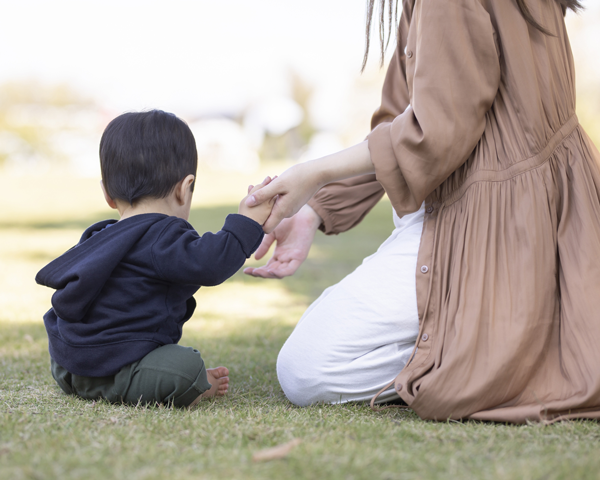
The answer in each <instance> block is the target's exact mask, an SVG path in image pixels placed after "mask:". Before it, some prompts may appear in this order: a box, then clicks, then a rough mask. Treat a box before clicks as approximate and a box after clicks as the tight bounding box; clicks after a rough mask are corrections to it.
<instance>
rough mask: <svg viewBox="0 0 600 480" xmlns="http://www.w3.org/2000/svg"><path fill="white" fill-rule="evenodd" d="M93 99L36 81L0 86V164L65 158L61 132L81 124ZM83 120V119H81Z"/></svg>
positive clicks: (91, 107)
mask: <svg viewBox="0 0 600 480" xmlns="http://www.w3.org/2000/svg"><path fill="white" fill-rule="evenodd" d="M93 108H94V102H93V101H92V100H91V99H89V98H86V97H84V96H82V95H81V94H79V93H78V92H76V91H75V90H74V89H73V88H72V87H70V86H68V85H66V84H58V85H47V84H43V83H40V82H37V81H26V82H17V81H15V82H9V83H4V84H2V85H0V165H3V164H4V163H5V162H6V160H7V159H8V158H9V156H12V157H14V159H15V160H16V161H39V160H51V161H57V160H58V161H66V160H68V158H67V155H65V153H64V152H62V151H61V149H60V148H59V145H57V143H58V141H59V139H60V135H61V134H64V133H65V132H68V131H73V130H78V129H80V128H81V126H82V118H81V116H82V115H81V113H82V112H87V111H90V110H92V109H93ZM83 123H85V122H83Z"/></svg>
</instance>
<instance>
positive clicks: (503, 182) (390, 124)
mask: <svg viewBox="0 0 600 480" xmlns="http://www.w3.org/2000/svg"><path fill="white" fill-rule="evenodd" d="M527 5H528V7H529V9H530V11H531V13H532V15H533V16H534V18H536V19H537V21H538V22H539V23H540V24H542V25H543V26H544V27H545V28H547V29H548V30H550V31H551V32H553V33H554V36H549V35H545V34H543V33H542V32H540V31H538V30H536V29H535V28H533V27H532V26H530V25H529V24H528V23H527V22H526V21H525V20H524V19H523V16H522V14H521V12H520V10H519V9H518V7H517V6H516V4H515V3H514V2H507V1H503V0H416V1H414V0H405V1H404V3H403V13H402V18H401V21H400V27H399V32H398V48H397V50H396V53H395V55H394V57H393V59H392V61H391V64H390V66H389V69H388V72H387V76H386V80H385V83H384V87H383V95H382V103H381V106H380V108H379V109H378V110H377V112H376V113H375V115H374V116H373V119H372V132H371V134H370V135H369V137H368V142H369V149H370V152H371V159H372V161H373V164H374V166H375V172H376V173H375V175H367V176H362V177H356V178H353V179H350V180H346V181H343V182H338V183H334V184H330V185H328V186H326V187H325V188H323V189H322V190H321V191H320V192H318V193H317V195H315V197H314V198H313V199H312V200H311V202H310V205H311V206H312V207H313V208H314V209H315V210H316V211H317V213H318V214H319V215H320V216H321V218H322V219H323V225H322V229H323V230H324V231H325V233H328V234H334V233H339V232H342V231H345V230H348V229H349V228H351V227H353V226H354V225H356V224H357V223H358V222H360V221H361V220H362V218H364V216H365V215H366V214H367V213H368V211H369V210H370V209H371V208H372V207H373V206H374V205H375V204H376V203H377V201H378V200H379V199H380V198H381V196H382V195H383V193H384V191H385V193H387V195H388V197H389V198H390V201H391V203H392V206H393V207H394V209H395V211H396V212H397V213H398V215H400V216H401V215H403V214H407V213H410V212H414V211H416V210H418V209H419V207H420V206H421V204H422V203H423V202H425V206H426V212H427V215H426V216H425V220H424V225H423V232H422V238H421V244H420V248H419V255H418V262H417V265H418V266H417V271H416V272H415V274H416V296H417V305H418V310H419V323H420V333H419V338H418V340H417V343H416V346H415V349H414V351H413V354H412V358H411V359H410V360H409V362H408V364H407V365H406V366H405V367H404V369H403V370H402V371H401V372H398V377H397V378H396V380H395V389H396V391H397V392H398V394H399V395H400V396H401V397H402V398H403V399H404V401H406V403H407V404H408V405H409V406H411V407H412V408H413V409H414V411H415V412H416V413H417V414H418V415H419V416H421V417H422V418H425V419H435V420H446V419H449V418H452V419H459V418H472V419H480V420H492V421H500V422H513V423H523V422H526V421H554V420H558V419H566V418H599V417H600V295H599V294H598V291H599V290H600V166H599V163H600V154H599V153H598V150H597V149H596V147H595V146H594V145H593V143H592V142H591V140H590V139H589V137H588V136H587V135H586V133H585V132H584V130H583V128H582V127H581V125H579V122H578V120H577V117H576V115H575V73H574V67H573V58H572V54H571V50H570V46H569V40H568V37H567V32H566V28H565V24H564V16H563V12H562V10H561V7H560V6H559V5H558V3H557V2H555V1H554V0H552V1H548V0H528V2H527ZM404 52H406V53H404ZM424 273H425V274H424ZM425 332H427V333H425Z"/></svg>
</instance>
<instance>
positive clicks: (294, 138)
mask: <svg viewBox="0 0 600 480" xmlns="http://www.w3.org/2000/svg"><path fill="white" fill-rule="evenodd" d="M599 3H600V2H596V1H592V0H584V5H585V6H586V7H587V10H586V11H585V12H584V13H583V14H581V15H580V16H577V15H574V14H572V13H569V15H568V18H567V22H568V28H569V32H570V35H571V42H572V46H573V50H574V54H575V58H576V62H577V75H578V76H577V88H578V97H579V102H578V108H579V117H580V120H581V122H582V123H583V124H584V126H585V127H586V129H587V131H588V133H589V134H590V135H591V136H592V137H593V138H594V139H595V141H596V143H597V144H599V145H600V62H599V61H598V59H599V55H600V46H599V45H600V5H599ZM365 4H366V0H302V1H295V2H292V1H289V0H287V1H285V0H254V1H249V0H228V1H222V0H171V1H169V2H166V1H156V0H143V1H142V0H118V1H117V0H102V1H99V0H19V1H16V0H0V59H1V62H0V271H2V273H3V275H0V310H1V311H2V312H3V313H4V316H3V317H4V318H5V320H7V321H15V320H19V319H20V320H22V321H35V322H39V321H40V320H39V319H40V318H41V314H42V313H43V311H44V310H45V309H46V308H48V305H49V297H50V295H51V293H52V292H51V290H50V289H45V288H42V287H38V286H36V285H35V284H34V282H33V278H34V277H35V273H36V272H37V271H38V270H39V269H40V268H41V267H42V266H43V265H44V264H45V263H47V262H49V261H50V260H52V259H53V258H55V257H56V256H58V255H59V254H60V253H62V252H63V251H65V250H66V249H68V248H69V247H71V246H72V245H73V244H74V243H76V242H77V240H78V238H79V236H80V235H81V231H82V230H83V229H84V228H85V227H86V226H88V225H89V224H90V223H93V222H94V221H98V220H99V219H102V218H106V217H108V216H114V215H115V212H112V211H111V210H110V209H109V208H108V207H107V205H106V204H105V202H104V200H103V197H102V195H101V193H100V188H99V185H98V181H99V178H100V175H99V166H98V153H97V152H98V142H99V139H100V135H101V133H102V131H103V129H104V127H105V126H106V124H107V123H108V122H109V121H110V120H111V119H112V118H114V117H115V116H117V115H119V114H120V113H122V112H125V111H132V110H140V109H149V108H160V109H164V110H167V111H171V112H174V113H176V114H177V115H179V116H181V117H182V118H184V119H185V120H186V121H187V122H188V123H189V124H190V126H191V127H192V129H193V131H194V133H195V136H196V141H197V144H198V151H199V155H200V167H199V171H198V178H197V188H196V190H195V192H194V210H193V216H192V220H193V222H192V223H193V225H194V226H195V227H196V228H197V229H198V230H199V231H200V232H204V231H206V230H208V229H214V228H216V229H218V228H219V227H220V225H222V221H223V218H224V216H225V215H226V214H227V213H228V212H233V211H235V210H236V208H237V206H236V205H237V204H238V203H239V201H240V199H241V198H242V197H243V196H244V194H245V192H246V187H247V185H248V184H249V183H256V182H258V181H260V180H262V178H264V176H265V175H267V174H270V175H272V174H277V173H280V172H281V171H282V170H283V169H285V168H286V167H287V166H289V165H291V164H292V163H294V162H298V161H302V160H305V159H310V158H316V157H319V156H321V155H324V154H327V153H331V152H333V151H336V150H338V149H340V148H342V147H345V146H349V145H351V144H354V143H356V142H358V141H361V140H362V139H363V138H364V137H365V135H366V134H368V132H369V123H370V117H371V114H372V112H373V110H374V109H375V108H377V106H378V104H379V98H380V90H381V85H382V83H383V77H384V71H385V70H384V69H380V68H379V59H378V58H377V48H375V52H374V54H373V55H372V56H371V58H370V60H369V63H368V64H367V68H366V70H365V73H363V74H362V75H361V74H360V67H361V62H362V56H363V49H364V16H365ZM392 43H393V42H392ZM375 45H377V44H376V43H375ZM391 51H392V49H391V48H390V51H389V52H388V58H389V54H391ZM390 211H391V210H390V207H389V203H385V202H384V204H382V205H380V206H379V207H378V210H377V211H376V212H374V213H373V214H371V215H370V216H369V219H370V220H369V222H370V223H369V225H368V226H364V228H368V229H369V232H371V233H370V236H369V237H368V239H367V237H364V238H363V237H361V235H363V234H362V233H360V231H358V232H356V233H353V234H352V235H354V237H352V236H349V234H348V235H344V236H340V238H339V239H331V241H333V242H338V243H335V245H336V250H335V252H339V255H342V256H343V258H342V257H340V258H339V259H337V260H336V259H330V261H331V262H332V263H331V265H330V266H329V267H327V271H328V274H330V275H329V276H327V275H323V274H322V273H318V272H319V271H320V270H319V262H323V261H325V260H323V259H325V258H329V257H330V256H331V255H332V254H331V253H326V252H325V250H322V248H325V247H323V246H322V245H324V244H315V246H314V247H313V249H312V250H311V257H310V258H309V260H310V259H313V261H314V265H313V267H310V265H309V266H306V265H305V266H303V270H302V272H304V273H302V275H305V277H302V276H301V278H300V279H297V278H296V277H297V276H295V277H294V278H292V279H287V280H286V281H285V282H281V283H275V282H267V281H260V280H256V281H254V280H253V282H254V283H249V284H248V285H246V283H243V282H242V280H244V281H245V280H246V278H243V279H242V278H241V277H244V276H243V275H240V276H237V277H236V279H237V280H236V279H233V280H235V282H237V283H235V282H234V283H230V284H229V286H227V288H229V289H232V288H234V289H235V291H236V294H235V295H237V297H238V298H241V297H244V295H243V292H246V293H247V295H246V296H245V297H244V298H245V299H246V300H245V303H244V311H249V310H250V308H252V309H253V311H254V312H263V310H261V309H264V308H267V307H268V308H271V307H272V308H274V309H275V310H276V311H277V312H279V313H278V315H275V317H278V318H284V317H285V318H287V317H289V322H291V323H290V324H293V323H294V322H295V321H296V320H297V319H298V317H299V314H300V313H299V312H301V311H302V309H303V308H305V307H306V306H307V305H308V304H309V303H310V301H312V299H314V298H315V296H318V294H319V293H320V291H321V290H322V288H325V287H326V286H328V285H330V284H331V283H335V282H336V281H338V280H339V279H340V278H341V277H343V275H345V274H346V273H348V271H351V270H352V269H353V268H355V266H356V265H357V264H358V263H359V262H360V260H361V259H362V258H363V257H364V256H366V255H368V254H369V253H372V251H374V249H376V248H377V245H378V244H379V243H381V241H382V239H383V238H385V236H386V235H387V234H389V232H388V231H391V229H392V222H391V213H390ZM378 212H379V213H378ZM380 219H381V220H380ZM380 221H381V222H383V223H382V225H381V237H378V236H376V235H374V234H373V232H374V230H375V229H376V228H379V227H377V226H376V225H375V223H377V222H380ZM361 228H362V227H361ZM386 229H387V230H386ZM319 238H322V239H321V240H318V241H319V242H325V241H326V240H325V239H324V238H323V236H319ZM327 241H330V240H329V239H328V240H327ZM352 242H355V243H354V244H352ZM369 242H370V243H369ZM351 244H352V245H354V246H353V247H350V245H351ZM320 245H321V246H320ZM331 245H334V243H332V244H331ZM357 245H360V246H361V247H357ZM340 246H341V248H340ZM360 248H363V249H364V251H363V250H360ZM320 249H321V250H320ZM331 251H334V250H328V252H331ZM344 255H345V256H344ZM352 255H354V256H352ZM355 257H356V258H355ZM336 258H337V257H336ZM328 265H329V264H328ZM311 268H313V270H310V269H311ZM311 271H314V272H313V273H314V278H313V277H311V275H313V273H310V272H311ZM294 282H296V283H294ZM302 282H304V283H302ZM301 284H302V285H304V284H306V285H307V287H306V289H305V290H306V292H308V293H307V295H306V296H302V297H301V298H300V297H298V298H300V300H298V301H299V302H300V303H299V305H300V307H298V312H297V314H294V315H291V314H290V313H289V308H288V309H286V308H284V307H282V305H286V304H290V300H289V296H290V295H291V294H292V293H293V294H294V295H300V293H301V291H304V290H302V289H301V288H300V287H298V285H301ZM244 289H245V290H244ZM286 289H287V290H286ZM259 290H260V292H262V293H261V294H260V295H259V293H260V292H259ZM219 292H220V293H221V294H222V293H223V292H225V294H226V295H228V293H227V292H229V290H227V289H226V288H225V287H219V288H217V289H216V290H215V291H213V293H211V294H210V295H219V294H220V293H219ZM263 293H264V295H263ZM203 295H204V297H203V302H202V304H203V305H208V304H210V302H209V297H207V295H208V293H206V292H205V293H203ZM240 296H241V297H240ZM215 298H216V297H215ZM266 298H268V299H270V300H269V301H270V302H272V303H269V304H267V303H268V302H266V300H265V299H266ZM294 298H296V297H294ZM281 299H287V300H286V301H285V302H284V301H283V300H281ZM277 302H279V303H277ZM216 303H219V302H216ZM229 307H231V308H233V307H232V306H231V305H229V306H228V308H229ZM219 312H220V311H219ZM221 313H223V312H220V313H219V315H221ZM237 314H238V313H236V312H234V311H231V312H230V315H229V318H233V317H235V315H237ZM257 314H258V313H257ZM261 315H262V314H261ZM286 321H288V320H286Z"/></svg>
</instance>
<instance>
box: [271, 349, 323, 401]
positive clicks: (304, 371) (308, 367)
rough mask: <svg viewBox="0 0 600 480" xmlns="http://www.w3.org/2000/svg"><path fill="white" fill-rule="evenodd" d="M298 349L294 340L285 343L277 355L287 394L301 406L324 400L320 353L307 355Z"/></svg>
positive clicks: (284, 389)
mask: <svg viewBox="0 0 600 480" xmlns="http://www.w3.org/2000/svg"><path fill="white" fill-rule="evenodd" d="M304 347H306V346H304ZM302 350H303V352H300V351H298V349H297V348H296V345H294V344H293V342H290V341H289V339H288V342H286V343H285V344H284V346H283V347H282V349H281V351H280V352H279V356H278V357H277V378H278V379H279V384H280V385H281V389H282V390H283V393H285V396H286V397H287V398H288V400H289V401H290V402H292V403H293V404H294V405H298V406H299V407H305V406H307V405H311V404H313V403H317V402H319V401H323V400H324V399H323V398H321V395H320V394H321V393H322V390H323V384H324V383H327V382H324V381H323V379H324V372H323V369H322V364H323V362H322V359H320V358H318V357H319V355H318V354H313V355H310V356H307V355H306V350H307V349H306V348H303V349H302Z"/></svg>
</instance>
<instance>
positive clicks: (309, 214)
mask: <svg viewBox="0 0 600 480" xmlns="http://www.w3.org/2000/svg"><path fill="white" fill-rule="evenodd" d="M297 215H300V216H301V217H302V218H303V219H304V220H305V221H306V222H307V224H308V225H309V226H310V227H311V228H312V229H314V230H318V229H319V227H320V226H321V224H322V223H323V219H322V218H321V216H320V215H319V214H318V213H317V212H316V211H315V209H314V208H312V207H311V206H310V205H308V204H306V205H304V206H303V207H302V208H301V209H300V210H299V211H298V214H297Z"/></svg>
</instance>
